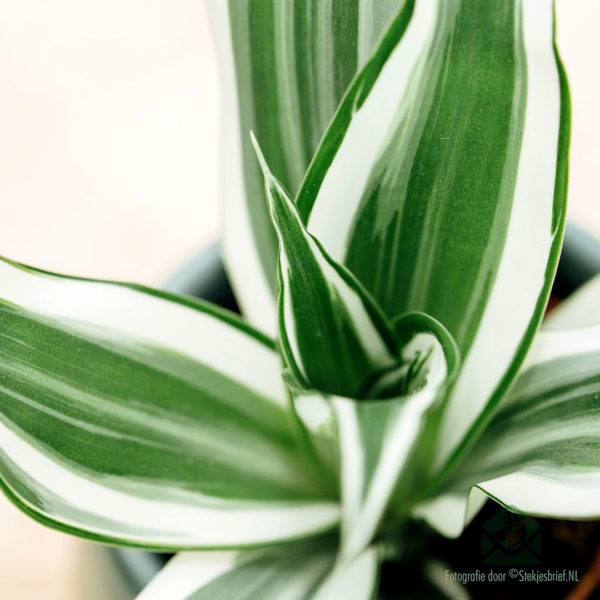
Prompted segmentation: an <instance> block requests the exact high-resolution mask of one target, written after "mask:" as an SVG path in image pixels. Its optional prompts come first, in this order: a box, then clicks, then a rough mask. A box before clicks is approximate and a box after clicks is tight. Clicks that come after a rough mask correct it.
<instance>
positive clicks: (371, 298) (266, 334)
mask: <svg viewBox="0 0 600 600" xmlns="http://www.w3.org/2000/svg"><path fill="white" fill-rule="evenodd" d="M210 9H211V14H212V21H213V25H214V29H215V35H216V38H217V42H218V45H219V51H220V55H221V56H220V58H221V65H222V70H223V79H224V86H223V87H224V92H225V93H224V111H225V123H226V128H225V144H226V152H225V158H226V160H225V170H226V178H225V194H226V219H225V258H226V262H227V265H228V268H229V274H230V277H231V279H232V282H233V284H234V287H235V290H236V292H237V297H238V300H239V302H240V304H241V306H242V309H243V311H242V313H243V314H242V317H237V316H235V315H233V314H230V313H228V312H226V311H224V310H221V309H219V308H217V307H214V306H210V305H208V304H207V303H203V302H200V301H196V300H192V299H188V298H184V297H178V296H175V295H171V294H168V293H165V292H161V291H157V290H151V289H147V288H143V287H140V286H135V285H126V284H119V283H110V282H99V281H90V280H83V279H76V278H68V277H63V276H58V275H54V274H50V273H47V272H42V271H38V270H35V269H33V268H30V267H25V266H22V265H19V264H15V263H12V262H10V261H8V260H4V261H3V262H1V263H0V297H1V298H2V300H1V307H0V337H1V345H0V374H1V379H0V400H1V404H0V406H1V414H0V417H1V421H0V448H1V452H2V454H1V463H0V467H1V475H2V483H3V487H4V491H5V492H6V494H7V495H8V496H9V497H10V498H11V499H12V500H13V501H14V502H15V503H16V504H17V505H18V506H19V507H20V508H22V509H23V510H24V511H25V512H27V513H28V514H30V515H31V516H32V517H34V518H36V519H38V520H39V521H41V522H42V523H44V524H46V525H49V526H52V527H55V528H57V529H60V530H63V531H66V532H70V533H74V534H77V535H81V536H84V537H87V538H90V539H93V540H98V541H101V542H108V543H113V544H123V545H129V546H135V547H141V548H149V549H154V550H163V551H168V552H173V553H179V554H177V555H176V556H175V557H174V558H173V559H172V560H171V562H170V563H169V564H168V565H167V566H166V567H165V569H164V570H163V571H162V572H161V573H160V574H159V575H158V576H157V578H156V579H155V580H154V582H153V583H151V584H150V586H149V587H148V588H147V589H146V590H145V591H144V592H142V595H141V596H140V597H141V598H143V599H144V600H151V599H165V598H169V599H170V600H178V599H184V598H186V599H195V600H200V599H203V598H207V599H208V598H210V599H211V600H220V599H222V600H224V599H228V600H230V599H242V598H256V599H258V598H260V599H261V600H276V599H284V598H285V599H286V600H290V599H292V600H296V599H297V600H304V599H313V600H314V599H317V600H324V599H338V598H339V599H344V600H345V599H347V598H352V599H353V600H362V599H368V598H372V597H375V596H376V594H377V585H378V583H377V581H378V565H379V563H380V561H381V560H382V558H384V557H388V558H389V557H390V553H391V552H393V550H394V549H395V548H398V547H400V546H401V540H402V535H403V532H405V531H406V527H405V526H406V524H407V523H410V522H413V521H419V522H426V523H428V524H429V526H431V527H433V528H434V529H436V530H437V531H439V532H441V533H442V534H444V535H446V536H457V535H459V534H460V532H461V531H462V529H463V527H464V525H465V523H467V522H468V521H469V519H471V518H472V517H473V515H474V514H475V513H476V512H477V510H478V509H479V508H480V507H481V505H482V502H483V500H484V499H485V498H487V497H492V498H493V499H494V500H496V501H497V502H500V503H501V504H503V505H505V506H506V507H508V508H509V509H510V510H513V511H520V512H524V513H527V514H532V515H541V516H560V517H565V518H577V519H580V518H592V517H598V516H600V500H599V498H600V451H599V448H600V408H599V401H598V393H599V392H600V366H599V365H600V312H599V311H598V310H597V307H598V306H599V305H600V285H599V284H598V283H595V284H593V285H592V287H590V288H588V289H587V290H586V291H584V292H582V294H580V295H578V296H576V297H575V298H573V299H572V300H570V301H568V302H567V303H566V304H564V306H563V307H562V308H560V309H559V310H558V312H557V313H555V316H554V317H553V318H552V319H550V320H549V321H548V324H547V325H546V326H545V327H542V330H541V331H538V329H539V326H540V322H541V320H542V316H543V312H544V309H545V306H546V302H547V299H548V295H549V292H550V287H551V284H552V280H553V277H554V273H555V268H556V264H557V258H558V254H559V250H560V245H561V240H562V234H563V226H564V217H565V191H566V174H567V147H568V137H569V100H568V93H567V86H566V81H565V77H564V74H563V72H562V69H561V66H560V62H559V60H558V58H557V55H556V50H555V45H554V38H553V31H554V23H553V7H552V2H551V1H550V0H536V1H533V0H502V1H498V2H493V3H490V2H485V1H483V0H405V1H402V0H385V1H383V0H373V1H369V0H367V1H365V0H348V1H347V2H346V1H345V2H330V1H329V0H312V1H311V0H285V1H280V0H230V1H229V2H226V1H225V0H212V1H211V2H210ZM251 131H252V132H254V133H253V135H252V136H251V133H250V132H251ZM253 146H254V147H253ZM261 148H262V149H261ZM399 541H400V543H399ZM416 576H417V575H416V574H415V577H416Z"/></svg>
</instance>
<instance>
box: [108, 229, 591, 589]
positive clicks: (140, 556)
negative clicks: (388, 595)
mask: <svg viewBox="0 0 600 600" xmlns="http://www.w3.org/2000/svg"><path fill="white" fill-rule="evenodd" d="M599 272H600V240H599V239H597V238H594V237H593V236H591V235H589V234H588V233H586V232H585V231H583V230H581V229H579V228H578V227H576V226H574V225H568V226H567V230H566V235H565V242H564V247H563V252H562V254H561V258H560V263H559V266H558V273H557V276H556V281H555V283H554V288H553V293H554V294H555V295H556V296H557V297H558V298H566V297H567V296H569V295H570V294H571V293H572V292H573V291H574V290H576V289H577V288H578V287H580V286H581V285H583V284H584V283H585V282H586V281H588V280H589V279H590V278H591V277H592V276H593V275H595V274H596V273H599ZM165 288H166V289H167V290H169V291H172V292H176V293H179V294H187V295H190V296H195V297H198V298H203V299H205V300H208V301H210V302H213V303H215V304H218V305H220V306H222V307H225V308H228V309H230V310H234V311H237V310H238V307H237V304H236V301H235V297H234V295H233V292H232V290H231V286H230V285H229V281H228V279H227V275H226V273H225V270H224V268H223V263H222V261H221V253H220V248H219V245H218V244H215V245H213V246H211V247H210V248H208V249H207V250H205V251H203V252H202V253H201V254H199V255H198V256H197V257H196V258H194V259H193V260H191V261H190V262H189V263H188V264H186V265H185V266H184V267H182V268H181V269H180V270H179V271H178V272H177V273H176V274H175V275H173V277H171V279H170V280H169V281H168V282H167V283H166V285H165ZM473 543H474V544H477V543H478V542H477V541H475V542H473ZM109 554H110V560H111V561H112V564H113V565H114V568H115V570H116V573H115V575H116V576H117V577H119V578H120V579H121V581H122V585H123V587H124V588H125V589H129V590H130V591H131V598H134V597H135V596H136V595H137V594H138V593H139V591H140V590H141V589H142V588H143V587H144V586H145V585H146V584H147V583H148V582H149V581H150V579H151V578H152V577H153V575H154V574H156V573H157V572H158V570H159V569H160V568H161V567H162V566H163V565H164V563H165V560H166V556H165V555H162V554H155V553H150V552H144V551H141V550H131V549H127V548H110V549H109ZM487 589H488V592H489V589H490V588H487ZM534 591H535V590H534ZM546 592H548V590H547V589H545V593H546ZM487 597H490V596H487ZM547 597H549V596H547Z"/></svg>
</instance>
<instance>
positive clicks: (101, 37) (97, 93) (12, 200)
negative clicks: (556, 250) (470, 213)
mask: <svg viewBox="0 0 600 600" xmlns="http://www.w3.org/2000/svg"><path fill="white" fill-rule="evenodd" d="M556 6H557V23H558V43H559V48H560V51H561V55H562V58H563V61H564V63H565V65H566V68H567V72H568V75H569V79H570V84H571V93H572V101H573V130H572V145H571V148H572V151H571V171H570V172H571V175H570V184H569V185H570V191H569V202H570V205H569V218H570V219H571V220H572V221H573V222H576V223H578V224H580V225H581V226H582V227H584V228H585V229H587V230H588V231H591V232H593V233H594V232H595V233H596V234H597V235H598V236H600V207H599V201H598V194H599V192H598V190H599V189H600V143H599V140H600V80H599V79H598V77H596V76H595V74H594V73H595V71H596V70H597V62H598V57H600V37H599V36H598V33H597V24H598V23H599V22H600V2H598V0H577V1H576V2H574V1H573V0H557V1H556ZM0 86H1V91H0V254H2V255H6V256H9V257H11V258H13V259H15V260H18V261H21V262H25V263H30V264H34V265H36V266H38V267H42V268H45V269H49V270H54V271H59V272H65V273H70V274H74V275H86V276H90V277H100V278H108V279H119V280H129V281H137V282H141V283H146V284H150V285H160V284H161V282H164V281H165V279H166V278H167V277H168V276H169V275H170V274H171V273H172V272H173V271H174V270H176V269H177V267H178V266H180V265H181V263H182V262H185V260H186V259H188V258H189V257H191V256H192V255H193V254H195V253H196V252H198V251H199V250H200V249H201V248H202V247H204V246H206V245H208V244H209V243H210V242H212V241H214V240H217V239H218V238H219V232H220V223H219V216H220V208H219V163H220V155H219V116H220V115H219V86H218V73H217V67H216V63H215V54H214V51H213V48H212V42H211V39H210V34H209V28H208V22H207V17H206V15H205V12H204V8H203V5H202V1H201V0H178V1H177V2H168V1H167V0H104V1H103V2H96V3H94V2H77V1H76V0H53V2H43V1H41V0H37V1H36V0H26V1H23V2H14V1H11V0H0ZM89 552H92V545H91V544H89V543H86V542H82V541H79V540H76V539H75V538H71V537H68V536H66V535H63V534H60V533H56V532H53V531H50V530H48V529H45V528H43V527H41V526H39V525H37V524H36V523H34V522H32V521H30V520H29V519H28V518H26V517H25V516H23V515H21V514H20V513H19V512H18V511H17V510H16V509H15V508H13V507H12V505H10V504H9V503H8V501H7V500H6V499H5V498H4V497H2V496H0V584H1V585H2V598H6V599H7V600H39V599H40V598H44V599H45V600H81V599H80V596H79V595H78V594H77V592H76V591H75V589H76V582H77V579H80V578H81V577H84V576H85V574H84V572H82V570H81V564H82V560H83V558H82V557H85V555H86V553H89Z"/></svg>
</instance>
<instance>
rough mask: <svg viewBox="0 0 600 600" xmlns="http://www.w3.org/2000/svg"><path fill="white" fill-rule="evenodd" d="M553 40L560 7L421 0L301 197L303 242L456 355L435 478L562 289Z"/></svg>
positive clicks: (564, 125)
mask: <svg viewBox="0 0 600 600" xmlns="http://www.w3.org/2000/svg"><path fill="white" fill-rule="evenodd" d="M553 28H554V23H553V11H552V1H551V0H540V1H537V2H527V1H522V0H512V1H507V2H493V3H489V2H481V1H480V0H416V2H415V3H414V11H413V13H412V17H411V20H410V23H409V25H408V28H407V29H406V30H405V23H404V21H403V17H402V15H401V16H400V17H398V18H397V19H396V21H395V22H394V23H393V24H392V26H391V27H390V29H389V30H388V32H387V33H386V35H385V37H384V38H383V39H382V41H381V43H380V46H379V47H378V49H377V51H376V53H375V54H374V55H373V57H372V59H371V60H370V61H369V62H368V63H367V64H366V66H365V67H364V69H363V71H362V72H361V73H360V74H359V76H358V77H357V78H356V79H355V80H354V83H353V85H352V86H351V88H350V89H349V92H348V94H347V95H346V96H345V98H344V100H343V101H342V103H341V105H340V108H339V110H338V112H337V113H336V116H335V117H334V119H333V121H332V124H331V126H330V127H329V129H328V131H327V133H326V135H325V137H324V139H323V141H322V143H321V145H320V147H319V149H318V150H317V153H316V155H315V158H314V160H313V161H312V163H311V166H310V168H309V171H308V173H307V176H306V178H305V180H304V182H303V185H302V187H301V190H300V192H299V195H298V199H297V203H298V206H299V209H300V213H301V215H302V217H303V219H304V220H305V222H306V223H307V228H308V230H309V231H310V232H311V233H312V234H313V235H315V236H316V237H317V238H318V239H319V240H320V241H321V243H322V244H323V246H324V247H325V249H326V250H327V251H328V252H329V254H330V255H331V256H332V258H333V259H334V260H336V261H338V262H341V263H343V264H344V265H345V266H347V267H348V268H349V270H350V271H352V272H353V273H354V275H355V276H356V277H357V278H358V279H359V280H360V281H361V282H362V283H363V284H364V285H365V287H366V288H367V289H368V290H369V291H370V292H371V293H372V294H373V296H374V297H375V299H376V301H377V302H378V303H379V304H380V305H381V307H382V309H383V310H384V312H385V313H386V314H387V315H388V316H390V317H391V316H393V315H397V314H401V313H403V312H405V311H409V310H418V311H423V312H425V313H427V314H430V315H432V316H433V317H435V318H436V319H438V320H439V321H440V322H441V323H443V324H444V325H445V326H446V327H447V328H448V330H449V331H450V333H451V334H452V335H453V336H454V337H455V339H456V340H457V343H458V345H459V348H460V351H461V356H462V357H463V359H464V361H463V368H462V371H461V373H460V375H459V377H458V379H457V383H456V385H455V386H454V390H453V393H452V396H451V398H450V401H449V403H448V409H447V412H446V416H445V419H444V423H443V429H442V432H441V441H440V447H439V452H438V460H439V463H440V465H442V464H443V463H444V462H445V460H446V459H447V458H448V456H449V455H451V454H452V453H453V452H456V453H457V454H459V453H460V452H462V450H463V446H461V442H462V440H463V439H464V438H465V436H468V437H474V435H475V433H476V430H478V429H479V427H480V426H481V425H482V424H483V422H484V421H485V419H486V418H487V417H488V416H489V413H490V412H491V411H492V410H493V407H494V406H495V404H496V403H497V401H498V400H499V399H500V398H501V397H502V395H503V393H504V392H505V391H506V389H507V387H508V385H509V383H510V381H511V380H512V379H513V377H514V375H515V374H516V371H517V369H518V366H519V364H520V363H521V361H522V360H523V358H524V356H525V353H526V350H527V347H528V345H529V344H530V342H531V339H532V337H533V334H534V332H535V331H536V329H537V326H538V325H539V322H540V320H541V317H542V313H543V310H544V307H545V304H546V300H547V297H548V294H549V290H550V285H551V282H552V279H553V276H554V271H555V267H556V263H557V259H558V254H559V250H560V244H561V239H562V231H563V224H564V212H565V211H564V205H565V189H566V169H567V146H568V133H569V124H568V117H569V102H568V95H567V86H566V80H565V78H564V75H563V74H562V70H561V67H560V64H559V62H558V59H557V57H556V53H555V47H554V37H553ZM465 447H466V445H465Z"/></svg>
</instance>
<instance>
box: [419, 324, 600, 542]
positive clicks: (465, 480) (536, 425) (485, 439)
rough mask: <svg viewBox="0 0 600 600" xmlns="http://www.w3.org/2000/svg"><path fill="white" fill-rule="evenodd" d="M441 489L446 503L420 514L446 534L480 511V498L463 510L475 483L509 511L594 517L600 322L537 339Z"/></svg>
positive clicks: (598, 513)
mask: <svg viewBox="0 0 600 600" xmlns="http://www.w3.org/2000/svg"><path fill="white" fill-rule="evenodd" d="M447 485H448V488H449V489H447V490H446V495H445V499H444V500H438V501H437V502H433V503H430V506H429V509H428V510H423V509H422V508H421V509H419V510H418V512H419V513H420V514H421V516H425V517H426V518H428V520H430V522H431V523H432V524H433V525H434V526H436V528H438V529H442V530H443V532H444V533H446V534H451V535H458V534H459V533H460V531H461V530H462V525H463V521H464V519H465V511H466V510H467V509H468V510H469V513H470V514H471V515H472V514H474V509H475V508H477V506H481V501H480V500H481V498H482V495H481V493H478V494H475V497H474V498H470V499H469V500H470V504H471V506H470V507H468V505H467V493H468V492H469V490H470V489H471V487H472V486H474V485H476V486H477V488H475V489H478V490H482V491H483V492H485V493H486V494H487V495H488V496H490V497H492V498H493V499H495V500H496V501H498V502H500V503H501V504H503V505H504V506H506V507H507V508H508V509H509V510H513V511H518V512H522V513H525V514H530V515H539V516H545V517H557V518H572V519H587V518H598V517H600V323H598V324H596V325H592V326H589V327H581V328H579V329H574V330H570V331H569V330H547V331H541V332H540V333H539V334H538V336H537V337H536V340H535V342H534V344H533V346H532V348H531V352H530V354H529V355H528V358H527V361H526V363H525V365H524V369H523V371H522V373H521V374H520V376H519V377H518V379H517V381H516V383H515V385H514V387H513V388H512V390H511V392H510V394H509V396H508V398H507V399H506V400H505V401H503V403H502V406H501V409H500V410H499V411H498V413H497V414H496V415H495V416H494V418H493V419H492V421H491V422H490V424H489V425H488V427H487V428H486V429H485V430H484V432H483V435H482V437H481V438H480V440H479V441H478V443H477V444H476V445H475V446H474V447H473V449H472V450H471V452H470V454H469V455H468V456H467V457H466V459H465V462H464V464H463V465H462V466H461V467H460V468H459V469H458V470H457V472H455V473H454V474H453V476H452V478H451V481H450V482H449V483H448V484H447ZM452 498H454V500H452ZM444 504H445V505H446V509H445V510H444V511H443V512H444V514H443V515H442V514H441V512H440V510H439V509H440V508H441V507H442V506H443V505H444ZM450 505H452V506H453V508H452V509H448V506H450ZM430 511H433V512H431V514H428V512H430Z"/></svg>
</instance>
